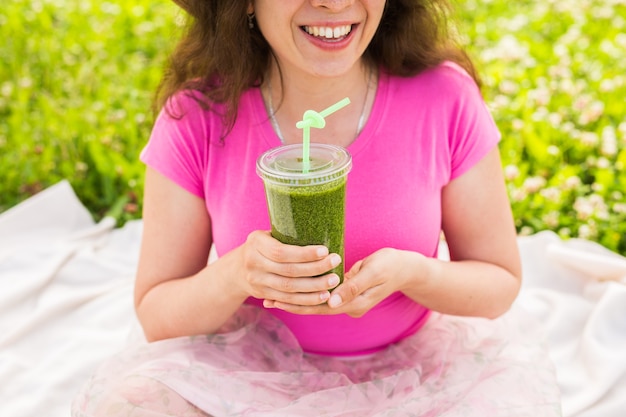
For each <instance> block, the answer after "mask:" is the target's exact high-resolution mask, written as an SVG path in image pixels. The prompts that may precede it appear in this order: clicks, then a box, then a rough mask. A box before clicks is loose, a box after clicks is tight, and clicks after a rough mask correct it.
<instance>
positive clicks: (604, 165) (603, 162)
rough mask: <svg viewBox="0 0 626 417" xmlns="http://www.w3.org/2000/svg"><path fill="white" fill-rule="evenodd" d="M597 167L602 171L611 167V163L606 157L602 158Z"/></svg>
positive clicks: (599, 159)
mask: <svg viewBox="0 0 626 417" xmlns="http://www.w3.org/2000/svg"><path fill="white" fill-rule="evenodd" d="M596 166H597V167H598V168H601V169H606V168H609V167H610V166H611V162H610V161H609V160H608V159H606V158H605V157H604V156H601V157H600V158H598V160H597V162H596Z"/></svg>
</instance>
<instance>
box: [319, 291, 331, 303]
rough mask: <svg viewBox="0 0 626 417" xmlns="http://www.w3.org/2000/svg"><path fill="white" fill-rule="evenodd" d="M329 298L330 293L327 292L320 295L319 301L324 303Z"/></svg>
mask: <svg viewBox="0 0 626 417" xmlns="http://www.w3.org/2000/svg"><path fill="white" fill-rule="evenodd" d="M329 298H330V293H329V292H328V291H326V292H323V293H321V294H320V300H322V301H326V300H328V299H329Z"/></svg>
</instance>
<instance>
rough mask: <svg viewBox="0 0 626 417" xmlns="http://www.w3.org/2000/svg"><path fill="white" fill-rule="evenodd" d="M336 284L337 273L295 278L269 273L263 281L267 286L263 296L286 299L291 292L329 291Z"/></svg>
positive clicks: (337, 280)
mask: <svg viewBox="0 0 626 417" xmlns="http://www.w3.org/2000/svg"><path fill="white" fill-rule="evenodd" d="M337 284H339V276H338V275H337V274H328V275H323V276H320V277H296V278H292V277H285V276H280V275H271V276H268V278H267V280H266V281H265V283H264V285H265V286H266V288H267V294H266V296H265V297H264V298H271V299H273V300H286V299H287V298H288V297H289V296H290V295H291V294H298V293H302V294H306V293H312V292H322V291H330V290H331V289H333V288H335V287H336V286H337Z"/></svg>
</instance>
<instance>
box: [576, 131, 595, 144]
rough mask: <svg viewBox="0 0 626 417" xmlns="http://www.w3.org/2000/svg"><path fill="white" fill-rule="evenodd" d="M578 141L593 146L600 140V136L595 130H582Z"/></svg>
mask: <svg viewBox="0 0 626 417" xmlns="http://www.w3.org/2000/svg"><path fill="white" fill-rule="evenodd" d="M580 142H581V143H582V144H583V145H586V146H595V145H597V144H598V142H600V137H599V136H598V134H597V133H595V132H582V133H581V134H580Z"/></svg>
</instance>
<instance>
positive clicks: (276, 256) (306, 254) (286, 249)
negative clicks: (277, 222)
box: [249, 232, 328, 263]
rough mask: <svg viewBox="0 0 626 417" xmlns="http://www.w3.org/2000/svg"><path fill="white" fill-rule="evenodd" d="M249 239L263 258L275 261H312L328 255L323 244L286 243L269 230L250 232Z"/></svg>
mask: <svg viewBox="0 0 626 417" xmlns="http://www.w3.org/2000/svg"><path fill="white" fill-rule="evenodd" d="M249 238H250V239H252V240H255V242H253V243H254V244H255V246H256V247H257V248H258V251H259V253H260V254H261V255H263V256H264V257H265V258H267V259H270V260H272V261H274V262H277V263H298V262H313V261H317V260H321V259H323V258H325V257H327V256H328V248H327V247H326V246H323V245H308V246H297V245H287V244H284V243H282V242H280V241H279V240H278V239H275V238H273V237H272V235H271V234H270V233H269V232H264V233H256V234H251V235H250V237H249Z"/></svg>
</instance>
